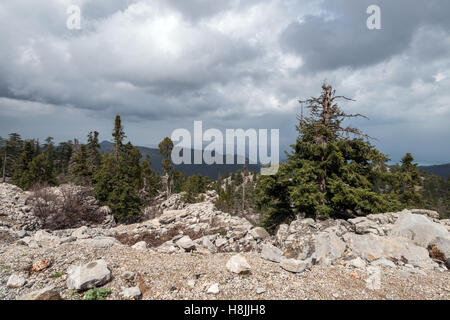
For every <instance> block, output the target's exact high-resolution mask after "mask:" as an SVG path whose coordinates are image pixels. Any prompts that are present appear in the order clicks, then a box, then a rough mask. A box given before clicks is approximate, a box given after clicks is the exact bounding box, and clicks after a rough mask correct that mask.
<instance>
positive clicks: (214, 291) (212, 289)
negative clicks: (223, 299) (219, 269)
mask: <svg viewBox="0 0 450 320" xmlns="http://www.w3.org/2000/svg"><path fill="white" fill-rule="evenodd" d="M219 292H220V288H219V284H218V283H214V284H213V285H211V286H210V287H209V288H208V291H207V293H210V294H218V293H219Z"/></svg>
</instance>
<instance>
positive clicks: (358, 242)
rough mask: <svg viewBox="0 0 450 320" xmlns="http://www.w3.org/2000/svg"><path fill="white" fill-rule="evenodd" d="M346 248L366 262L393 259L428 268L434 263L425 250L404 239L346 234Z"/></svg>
mask: <svg viewBox="0 0 450 320" xmlns="http://www.w3.org/2000/svg"><path fill="white" fill-rule="evenodd" d="M344 238H345V240H346V243H347V246H348V247H349V249H350V251H351V252H352V253H353V254H355V255H356V256H359V257H362V258H364V259H365V260H368V261H374V260H377V259H380V258H394V259H397V260H399V261H401V260H402V259H406V260H407V261H408V263H410V264H413V265H421V266H425V265H427V266H430V267H432V266H433V265H434V264H435V263H434V262H433V261H432V260H431V259H430V257H429V255H428V251H427V250H426V249H425V248H422V247H419V246H417V245H415V244H414V243H413V242H412V241H411V240H409V239H406V238H393V237H381V236H377V235H375V234H365V235H358V234H354V233H347V234H345V235H344Z"/></svg>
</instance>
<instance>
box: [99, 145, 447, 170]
mask: <svg viewBox="0 0 450 320" xmlns="http://www.w3.org/2000/svg"><path fill="white" fill-rule="evenodd" d="M100 147H101V149H100V151H101V152H104V153H107V152H111V150H112V147H113V144H112V143H111V142H109V141H103V142H102V143H100ZM137 148H138V149H139V151H140V152H141V154H142V157H143V158H145V157H146V156H147V155H149V156H150V161H151V163H152V167H153V169H154V170H156V171H158V172H161V171H162V164H161V160H162V157H161V156H160V155H159V153H158V151H159V150H158V149H157V148H148V147H139V146H137ZM193 152H194V151H193V150H191V159H193V158H194V156H193ZM222 157H224V158H223V159H224V163H225V156H222ZM238 158H240V157H238V156H235V157H234V163H237V159H238ZM246 163H248V159H247V160H246ZM175 168H176V169H177V170H178V171H180V172H182V173H184V174H186V175H188V176H191V175H194V174H201V175H203V176H207V177H209V178H211V179H216V178H217V177H218V176H219V174H222V175H225V174H227V173H233V172H236V171H238V170H241V169H242V168H243V165H242V164H223V165H220V164H212V165H207V164H181V165H175ZM247 168H248V169H249V170H250V171H257V172H259V171H260V169H261V166H260V165H247ZM419 169H421V170H424V171H426V172H428V173H431V174H435V175H437V176H440V177H442V178H444V179H447V177H448V176H449V175H450V163H447V164H441V165H433V166H419Z"/></svg>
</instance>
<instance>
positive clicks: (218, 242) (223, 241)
mask: <svg viewBox="0 0 450 320" xmlns="http://www.w3.org/2000/svg"><path fill="white" fill-rule="evenodd" d="M227 243H228V241H227V239H225V238H222V237H219V238H217V239H216V247H217V248H220V247H222V246H224V245H225V244H227Z"/></svg>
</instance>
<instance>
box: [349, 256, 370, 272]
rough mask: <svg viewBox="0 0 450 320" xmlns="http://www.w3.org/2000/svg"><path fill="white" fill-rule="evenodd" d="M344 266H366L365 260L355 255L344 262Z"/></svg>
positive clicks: (358, 267) (362, 267)
mask: <svg viewBox="0 0 450 320" xmlns="http://www.w3.org/2000/svg"><path fill="white" fill-rule="evenodd" d="M346 266H349V267H353V268H357V269H364V268H365V267H366V262H365V261H364V260H363V259H361V258H360V257H357V258H355V259H353V260H350V261H348V262H347V263H346Z"/></svg>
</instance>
